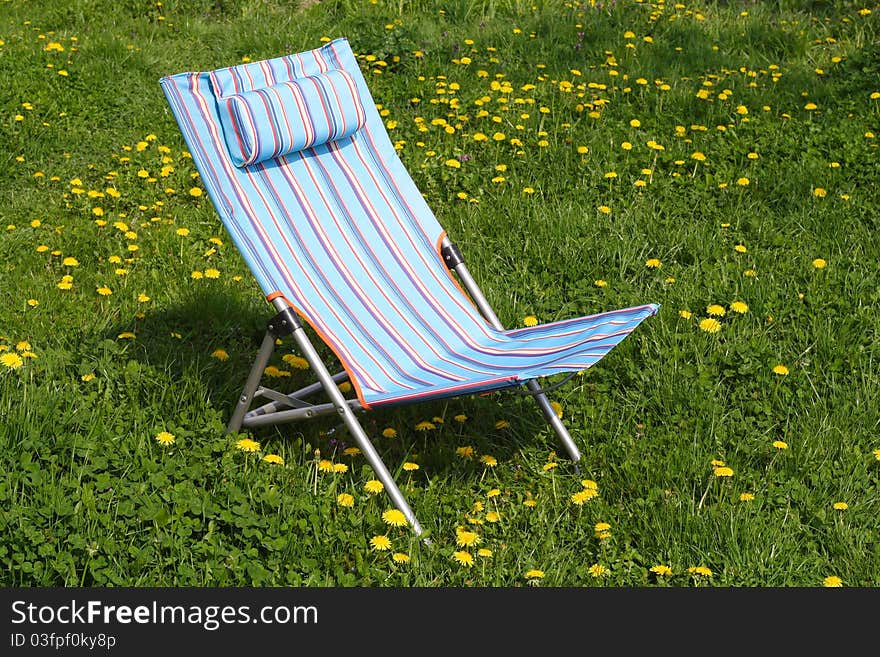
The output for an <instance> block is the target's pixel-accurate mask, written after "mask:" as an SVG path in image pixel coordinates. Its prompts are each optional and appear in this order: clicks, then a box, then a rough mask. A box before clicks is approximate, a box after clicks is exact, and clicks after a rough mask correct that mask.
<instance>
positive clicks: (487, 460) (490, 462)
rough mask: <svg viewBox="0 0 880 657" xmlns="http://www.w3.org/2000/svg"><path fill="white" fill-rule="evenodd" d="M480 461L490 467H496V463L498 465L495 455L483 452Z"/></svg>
mask: <svg viewBox="0 0 880 657" xmlns="http://www.w3.org/2000/svg"><path fill="white" fill-rule="evenodd" d="M480 462H481V463H483V464H484V465H486V466H487V467H489V468H494V467H495V466H496V465H498V459H496V458H495V457H494V456H490V455H489V454H483V455H482V456H481V457H480Z"/></svg>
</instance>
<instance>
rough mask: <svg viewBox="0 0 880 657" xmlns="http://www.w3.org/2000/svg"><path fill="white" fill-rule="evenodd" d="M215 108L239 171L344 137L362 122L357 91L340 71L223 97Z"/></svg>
mask: <svg viewBox="0 0 880 657" xmlns="http://www.w3.org/2000/svg"><path fill="white" fill-rule="evenodd" d="M218 105H219V109H220V112H219V114H220V121H221V123H222V126H223V136H224V138H225V141H226V147H227V149H228V150H229V155H230V157H231V159H232V162H233V163H234V164H235V165H236V166H238V167H244V166H248V165H250V164H256V163H258V162H264V161H266V160H270V159H272V158H276V157H281V156H284V155H288V154H290V153H295V152H297V151H300V150H303V149H305V148H310V147H312V146H318V145H320V144H324V143H327V142H331V141H336V140H338V139H342V138H344V137H348V136H350V135H351V134H352V133H354V132H355V131H356V130H358V129H359V128H361V127H363V125H364V122H365V120H366V115H365V113H364V110H363V106H362V105H361V100H360V96H359V95H358V91H357V86H356V85H355V82H354V80H353V79H352V77H351V75H349V74H348V73H347V72H346V71H343V70H341V69H333V70H329V71H327V72H325V73H319V74H317V75H312V76H309V77H303V78H298V79H295V80H290V81H288V82H281V83H279V84H273V85H271V86H268V87H263V88H262V89H256V90H253V91H245V92H243V93H237V94H232V95H229V96H224V97H221V98H219V99H218Z"/></svg>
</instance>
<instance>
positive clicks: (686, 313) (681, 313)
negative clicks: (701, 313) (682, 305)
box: [678, 310, 694, 319]
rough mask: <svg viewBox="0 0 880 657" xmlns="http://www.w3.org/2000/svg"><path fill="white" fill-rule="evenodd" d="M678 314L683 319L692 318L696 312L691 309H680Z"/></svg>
mask: <svg viewBox="0 0 880 657" xmlns="http://www.w3.org/2000/svg"><path fill="white" fill-rule="evenodd" d="M678 316H679V317H681V318H682V319H690V318H691V317H693V316H694V314H693V313H692V312H691V311H690V310H679V311H678Z"/></svg>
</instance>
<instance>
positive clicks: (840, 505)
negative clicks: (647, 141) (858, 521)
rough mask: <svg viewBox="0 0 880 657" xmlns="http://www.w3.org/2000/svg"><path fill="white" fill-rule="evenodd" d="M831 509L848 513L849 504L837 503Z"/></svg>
mask: <svg viewBox="0 0 880 657" xmlns="http://www.w3.org/2000/svg"><path fill="white" fill-rule="evenodd" d="M831 507H832V508H833V509H834V510H836V511H846V510H847V509H848V508H849V504H847V503H846V502H835V503H834V504H832V505H831Z"/></svg>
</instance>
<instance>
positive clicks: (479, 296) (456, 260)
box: [441, 237, 581, 463]
mask: <svg viewBox="0 0 880 657" xmlns="http://www.w3.org/2000/svg"><path fill="white" fill-rule="evenodd" d="M441 247H442V255H443V259H444V261H445V262H446V266H447V267H449V268H450V269H452V270H453V271H454V272H455V273H456V274H457V275H458V279H459V280H460V281H461V284H462V285H463V286H464V289H465V290H467V292H468V294H470V295H471V299H472V300H473V302H474V304H475V305H476V306H477V309H478V310H479V311H480V314H482V315H483V317H485V318H486V320H487V321H488V322H489V323H490V324H492V326H494V327H495V328H497V329H499V330H501V331H503V330H504V325H503V324H502V323H501V320H500V319H498V315H496V314H495V311H494V310H492V306H490V305H489V301H488V300H487V299H486V297H485V296H484V295H483V291H482V290H481V289H480V286H479V285H477V282H476V281H475V280H474V278H473V276H471V273H470V272H469V271H468V268H467V266H466V265H465V264H464V260H463V259H462V256H461V251H460V250H459V249H458V247H457V246H456V245H455V244H453V243H452V242H451V241H450V239H449V238H448V237H446V238H444V239H443V244H442V245H441ZM526 387H528V389H529V390H530V391H531V392H532V393H537V394H534V395H533V396H534V397H535V400H536V401H537V402H538V406H540V407H541V410H542V411H543V412H544V417H545V418H547V422H548V423H549V424H550V426H551V427H553V430H554V431H555V432H556V435H557V436H559V440H560V441H561V442H562V446H563V447H565V450H566V451H567V452H568V454H569V456H570V457H571V460H572V461H574V462H575V463H577V462H578V461H579V460H580V458H581V453H580V451H579V450H578V448H577V445H575V443H574V440H572V437H571V434H570V433H568V429H566V428H565V425H564V424H562V420H560V419H559V416H558V415H556V411H554V410H553V406H551V405H550V400H549V399H547V395H545V394H544V393H543V392H540V393H539V392H538V391H539V390H540V389H541V386H540V384H539V383H538V382H537V381H535V380H534V379H532V380H531V381H529V382H528V383H526Z"/></svg>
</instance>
